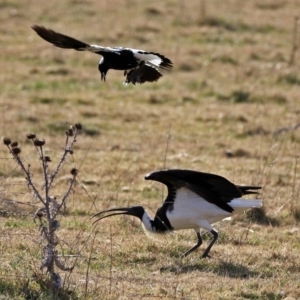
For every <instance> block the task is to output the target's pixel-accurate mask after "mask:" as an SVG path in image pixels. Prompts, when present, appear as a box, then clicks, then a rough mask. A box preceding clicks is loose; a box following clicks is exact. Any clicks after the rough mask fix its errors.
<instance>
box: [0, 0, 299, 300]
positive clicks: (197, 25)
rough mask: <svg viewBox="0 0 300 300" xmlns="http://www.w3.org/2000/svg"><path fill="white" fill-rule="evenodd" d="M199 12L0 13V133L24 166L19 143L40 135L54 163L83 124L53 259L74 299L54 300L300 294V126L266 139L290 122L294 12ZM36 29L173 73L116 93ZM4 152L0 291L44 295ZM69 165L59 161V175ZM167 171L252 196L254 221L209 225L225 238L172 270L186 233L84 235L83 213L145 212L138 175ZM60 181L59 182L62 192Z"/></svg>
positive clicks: (17, 185)
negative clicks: (194, 173) (154, 59)
mask: <svg viewBox="0 0 300 300" xmlns="http://www.w3.org/2000/svg"><path fill="white" fill-rule="evenodd" d="M203 2H204V0H202V1H186V2H180V1H170V0H168V1H148V2H146V1H137V0H127V1H117V0H110V1H101V2H99V1H95V0H89V1H76V0H69V1H57V0H53V1H39V3H38V4H37V3H36V2H33V1H23V2H22V1H15V0H13V1H4V2H3V3H2V4H0V6H1V9H0V16H1V20H2V26H1V40H0V43H1V45H2V47H1V58H0V68H1V74H0V78H1V86H0V95H1V96H0V105H1V110H0V129H1V131H0V132H1V136H2V137H4V136H9V137H10V138H12V139H13V140H19V141H20V143H21V146H22V150H23V151H22V155H23V158H24V159H27V160H28V163H30V161H32V160H34V159H36V156H35V153H34V152H32V149H31V147H30V146H29V144H28V143H27V142H26V138H25V135H26V133H29V132H35V133H38V135H39V136H40V137H41V138H45V139H46V140H47V147H48V150H49V151H51V157H52V158H54V157H55V156H57V157H58V156H59V155H60V153H61V147H62V145H63V141H64V132H65V130H66V128H67V127H68V126H69V125H70V124H74V123H75V122H81V123H82V124H83V125H84V126H85V131H84V134H83V135H81V136H80V137H79V138H78V142H77V145H76V147H75V154H74V155H75V159H76V161H75V165H76V166H77V167H78V168H79V169H80V173H79V176H78V177H79V181H78V184H77V187H76V193H75V194H74V195H73V197H72V199H71V200H70V201H69V204H68V212H67V214H66V215H64V216H61V220H60V222H61V230H60V232H59V235H60V238H61V246H60V247H61V250H60V251H61V252H63V253H64V255H65V257H66V262H67V263H68V264H70V265H72V264H73V263H74V262H75V261H76V267H75V269H74V270H73V272H72V273H71V274H65V278H64V287H65V290H68V291H72V293H71V292H70V293H69V295H67V296H66V295H65V298H68V297H69V298H72V297H73V298H75V297H76V295H77V296H78V298H80V299H83V298H86V299H283V298H285V297H287V296H291V297H294V298H299V297H300V292H299V291H300V285H299V282H300V281H299V271H300V265H299V259H298V256H299V249H300V247H299V238H300V231H299V218H300V217H299V215H300V206H299V204H298V202H299V183H300V175H299V151H300V134H299V128H298V129H296V130H290V131H286V132H283V133H282V134H279V135H276V136H274V135H273V133H274V132H276V131H277V130H278V129H280V128H283V127H289V126H292V125H294V124H296V123H298V122H299V114H300V106H299V92H300V75H299V63H298V60H297V59H296V60H295V62H294V65H293V66H291V67H289V66H288V63H289V57H290V54H291V53H290V51H291V49H292V44H293V41H292V39H293V24H294V14H295V12H297V10H298V9H299V8H298V4H297V3H296V2H295V1H292V0H290V1H269V0H268V1H265V2H264V5H261V4H260V2H259V1H238V0H227V1H206V3H205V11H203V8H202V9H201V7H203V6H202V5H203ZM275 2H276V5H275V4H274V3H275ZM204 14H205V15H204ZM33 24H40V25H44V26H46V27H49V28H52V29H54V30H57V31H60V32H62V33H66V34H69V35H71V36H74V37H75V38H78V39H82V40H83V41H86V42H90V43H98V44H102V45H105V46H106V45H107V46H128V47H132V48H141V49H145V50H149V51H151V50H152V51H157V52H161V53H162V54H164V55H166V56H167V57H170V58H171V59H172V60H173V62H174V65H175V67H174V70H173V71H172V72H171V73H168V74H165V76H164V77H163V78H162V79H161V80H160V81H159V82H157V83H154V84H144V85H141V86H136V87H133V86H127V87H126V86H124V85H122V82H123V80H124V78H123V77H122V72H117V71H112V70H111V71H109V73H108V76H107V82H106V83H102V82H100V75H99V73H98V71H97V63H98V59H100V57H96V55H93V54H90V53H79V52H75V51H71V50H63V49H58V48H54V47H52V46H51V45H50V44H48V43H46V42H45V41H43V40H41V39H40V38H39V37H38V36H37V35H36V34H35V33H34V32H33V31H32V30H31V28H30V26H31V25H33ZM295 57H296V58H297V57H299V55H297V54H296V56H295ZM169 133H170V139H169V145H168V151H167V155H166V161H165V159H164V157H165V154H166V148H167V142H168V136H169ZM0 152H1V158H2V159H1V160H0V175H1V176H3V177H2V179H1V186H0V190H1V200H0V201H1V202H0V205H1V207H0V224H1V232H0V239H1V246H0V251H1V252H0V253H1V258H0V274H1V276H0V293H2V294H3V295H10V296H9V297H10V298H16V299H18V298H19V299H23V298H25V295H27V299H28V298H30V297H31V298H32V299H34V297H35V296H36V295H38V294H39V286H38V283H37V280H34V278H33V277H32V275H33V274H34V273H37V268H38V265H39V261H40V257H41V246H40V245H39V236H38V231H37V228H36V225H35V224H34V223H33V222H32V218H31V217H32V212H33V211H34V210H35V209H36V206H37V203H34V202H33V200H32V197H31V194H30V193H29V192H28V190H27V188H26V186H25V180H24V176H23V175H22V173H21V172H20V171H19V169H18V168H17V167H16V165H15V164H14V162H13V161H12V159H11V158H10V157H9V155H8V153H7V151H6V148H5V147H4V146H3V147H0ZM228 153H229V154H228ZM57 159H58V158H57ZM72 165H73V163H72V162H71V161H70V162H68V163H66V165H65V168H64V169H65V174H67V172H68V170H69V169H70V167H72ZM163 167H168V168H188V169H194V170H201V171H205V172H213V173H217V174H220V175H223V176H225V177H227V178H228V179H230V180H232V181H234V182H236V183H238V184H257V185H262V186H263V193H262V197H263V199H264V209H265V215H262V216H261V217H255V218H254V217H253V216H252V217H251V216H249V215H248V214H245V215H240V216H238V217H237V218H235V219H233V220H232V221H231V222H222V223H221V224H219V225H216V228H219V232H220V240H219V241H218V243H217V244H216V246H215V247H214V248H213V249H212V252H211V254H212V256H213V258H212V259H205V260H199V256H200V253H201V250H202V248H201V250H200V251H199V253H193V254H192V255H190V256H189V257H187V258H186V259H183V260H181V259H179V256H180V254H181V253H183V252H184V251H185V250H186V249H187V248H188V247H189V246H191V245H193V243H194V242H195V236H194V234H193V232H192V231H191V232H188V231H185V232H179V233H177V234H175V235H174V236H172V237H170V238H169V239H168V240H165V241H162V242H157V241H154V240H151V239H147V238H146V237H145V235H144V233H143V231H142V229H141V228H140V224H139V223H138V222H136V220H132V219H130V218H128V217H121V218H114V219H107V220H104V221H102V222H100V223H99V224H98V225H97V226H96V229H95V228H94V227H93V226H92V225H91V221H90V220H89V216H90V215H92V214H94V213H96V212H97V211H99V210H101V209H105V208H108V207H114V206H119V205H134V204H141V205H144V206H146V207H147V208H148V209H149V211H150V212H153V213H154V212H155V210H156V208H157V207H159V205H160V204H161V202H162V199H163V192H162V187H161V186H160V185H159V184H155V183H151V182H144V180H143V176H144V175H145V174H146V173H148V172H150V171H152V170H155V169H160V168H163ZM34 172H35V176H36V178H38V176H39V173H38V169H35V170H34ZM65 174H61V177H60V178H59V180H58V181H57V182H56V185H55V196H57V197H60V196H62V193H63V191H64V190H65V187H66V184H67V179H66V177H65ZM165 193H166V191H164V194H165ZM208 238H209V237H208ZM28 295H29V296H28ZM30 295H31V296H30ZM43 297H44V298H47V296H46V295H40V298H43Z"/></svg>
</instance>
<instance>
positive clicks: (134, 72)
mask: <svg viewBox="0 0 300 300" xmlns="http://www.w3.org/2000/svg"><path fill="white" fill-rule="evenodd" d="M124 74H125V76H126V80H125V84H128V83H132V84H136V83H140V84H142V83H144V82H146V81H148V82H153V81H157V80H158V79H159V78H160V77H162V74H161V73H160V72H159V71H158V70H157V69H156V68H155V67H152V66H148V65H146V64H145V63H141V64H140V65H139V66H138V67H136V68H134V69H131V70H130V71H129V72H125V73H124Z"/></svg>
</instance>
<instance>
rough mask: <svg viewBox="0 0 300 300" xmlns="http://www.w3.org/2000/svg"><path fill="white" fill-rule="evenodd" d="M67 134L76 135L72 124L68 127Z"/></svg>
mask: <svg viewBox="0 0 300 300" xmlns="http://www.w3.org/2000/svg"><path fill="white" fill-rule="evenodd" d="M66 135H68V136H73V135H74V131H73V127H72V126H71V127H70V128H69V129H68V131H66Z"/></svg>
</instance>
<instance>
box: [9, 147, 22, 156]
mask: <svg viewBox="0 0 300 300" xmlns="http://www.w3.org/2000/svg"><path fill="white" fill-rule="evenodd" d="M11 151H12V153H13V154H15V155H19V154H20V153H21V149H20V148H19V147H15V148H12V149H11Z"/></svg>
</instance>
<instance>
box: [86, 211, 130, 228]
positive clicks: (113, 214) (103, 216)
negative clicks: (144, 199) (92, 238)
mask: <svg viewBox="0 0 300 300" xmlns="http://www.w3.org/2000/svg"><path fill="white" fill-rule="evenodd" d="M129 211H130V207H122V208H112V209H107V210H103V211H101V212H99V213H97V214H95V215H93V216H91V217H90V219H92V218H94V217H97V216H99V218H98V219H97V220H96V221H94V222H93V224H95V223H96V222H98V221H100V220H102V219H105V218H108V217H112V216H116V215H128V213H129ZM109 212H114V213H112V214H108V215H105V214H106V213H109Z"/></svg>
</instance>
